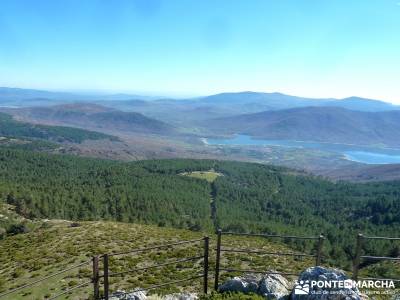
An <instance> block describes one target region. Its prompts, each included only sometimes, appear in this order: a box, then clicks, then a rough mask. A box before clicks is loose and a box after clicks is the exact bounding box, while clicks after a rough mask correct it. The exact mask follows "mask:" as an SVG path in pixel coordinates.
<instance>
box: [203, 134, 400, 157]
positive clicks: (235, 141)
mask: <svg viewBox="0 0 400 300" xmlns="http://www.w3.org/2000/svg"><path fill="white" fill-rule="evenodd" d="M205 142H206V143H208V144H210V145H228V146H229V145H230V146H249V145H259V146H279V147H286V148H301V149H314V150H321V151H328V152H335V153H339V154H341V155H343V156H344V158H346V159H348V160H352V161H356V162H360V163H365V164H396V163H400V149H392V148H379V147H369V146H357V145H347V144H333V143H319V142H307V141H292V140H263V139H257V138H252V137H251V136H248V135H241V134H238V135H235V136H234V137H232V138H223V139H214V138H210V139H205Z"/></svg>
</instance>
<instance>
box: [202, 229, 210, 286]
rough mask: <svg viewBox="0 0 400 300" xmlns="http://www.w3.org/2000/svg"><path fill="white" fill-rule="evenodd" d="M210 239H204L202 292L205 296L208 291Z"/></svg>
mask: <svg viewBox="0 0 400 300" xmlns="http://www.w3.org/2000/svg"><path fill="white" fill-rule="evenodd" d="M209 242H210V239H209V237H208V236H205V237H204V264H203V268H204V276H203V292H204V294H207V291H208V250H209Z"/></svg>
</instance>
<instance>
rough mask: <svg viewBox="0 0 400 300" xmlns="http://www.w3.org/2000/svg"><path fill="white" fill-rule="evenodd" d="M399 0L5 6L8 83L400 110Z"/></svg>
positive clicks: (1, 60)
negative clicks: (354, 103) (238, 95)
mask: <svg viewBox="0 0 400 300" xmlns="http://www.w3.org/2000/svg"><path fill="white" fill-rule="evenodd" d="M399 29H400V3H398V1H394V0H382V1H374V0H351V1H345V0H338V1H333V0H331V1H297V0H296V1H295V0H284V1H275V0H268V1H264V0H263V1H261V0H254V1H244V0H238V1H235V2H232V1H228V0H222V1H218V2H216V1H211V0H204V1H190V2H187V1H183V0H171V1H165V0H132V1H126V0H119V1H113V2H104V1H98V0H88V1H77V0H72V1H65V0H64V1H63V0H62V1H50V0H42V1H28V0H5V1H3V2H2V10H1V11H0V42H1V44H2V47H1V48H0V64H1V66H2V67H1V68H2V72H1V73H0V85H2V86H11V87H21V88H33V89H42V90H58V91H60V90H64V91H67V90H68V91H71V90H75V91H76V90H81V91H82V90H91V91H107V92H112V93H114V92H123V93H136V94H144V95H147V94H151V95H160V96H164V95H165V96H170V97H172V96H174V97H188V96H194V97H196V96H201V95H210V94H217V93H221V92H239V91H259V92H280V93H284V94H288V95H295V96H300V97H307V98H346V97H351V96H357V97H363V98H370V99H379V100H383V101H386V102H391V103H397V104H400V89H398V82H397V81H398V77H399V76H398V75H399V71H398V70H399V69H400V56H399V55H398V53H399V52H400V35H399V34H398V31H399Z"/></svg>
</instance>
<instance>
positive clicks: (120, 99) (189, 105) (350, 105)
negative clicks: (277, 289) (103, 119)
mask: <svg viewBox="0 0 400 300" xmlns="http://www.w3.org/2000/svg"><path fill="white" fill-rule="evenodd" d="M150 100H152V101H150ZM71 102H97V103H98V102H100V103H101V102H104V103H105V104H109V103H110V102H112V103H114V104H115V105H117V106H119V108H121V107H123V108H124V109H128V108H129V107H130V108H135V107H142V108H143V107H144V106H147V107H149V106H150V107H152V108H159V109H160V108H163V107H169V108H170V107H175V109H177V110H186V111H189V112H190V111H192V110H199V108H201V109H202V110H207V109H208V111H209V112H211V111H213V110H215V111H217V112H218V113H219V114H220V113H221V112H220V110H221V109H225V110H227V113H228V114H232V113H233V114H235V113H236V112H242V113H244V112H245V113H251V112H260V111H265V110H279V109H288V108H295V107H307V106H335V107H343V108H346V109H351V110H359V111H387V110H400V106H397V105H393V104H390V103H387V102H383V101H380V100H374V99H366V98H359V97H350V98H344V99H333V98H320V99H312V98H305V97H296V96H289V95H285V94H281V93H258V92H239V93H221V94H216V95H211V96H205V97H197V98H187V99H172V98H162V97H150V96H140V95H134V94H103V95H101V94H75V93H66V92H52V91H42V90H32V89H19V88H7V87H0V106H37V105H55V104H62V103H71ZM146 102H147V103H146Z"/></svg>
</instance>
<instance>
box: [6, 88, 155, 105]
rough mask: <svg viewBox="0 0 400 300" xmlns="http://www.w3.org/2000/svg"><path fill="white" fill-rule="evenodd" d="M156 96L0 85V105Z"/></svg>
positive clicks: (46, 103)
mask: <svg viewBox="0 0 400 300" xmlns="http://www.w3.org/2000/svg"><path fill="white" fill-rule="evenodd" d="M157 98H158V97H149V96H140V95H133V94H87V93H84V94H83V93H82V94H79V93H68V92H53V91H43V90H34V89H20V88H9V87H0V106H18V107H20V106H38V105H55V104H62V103H71V102H83V101H85V102H86V101H89V102H91V101H98V100H104V101H106V100H111V101H114V100H115V101H120V100H130V99H141V100H153V99H157Z"/></svg>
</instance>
